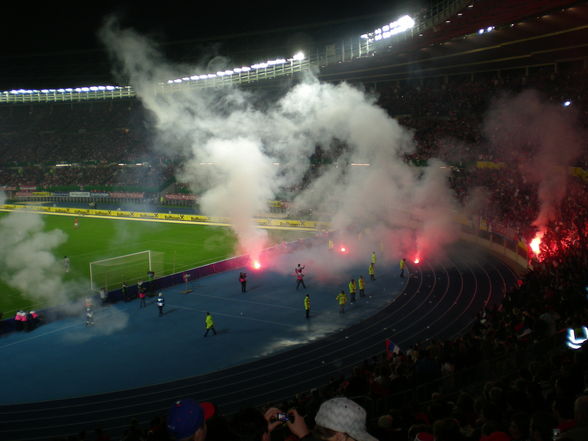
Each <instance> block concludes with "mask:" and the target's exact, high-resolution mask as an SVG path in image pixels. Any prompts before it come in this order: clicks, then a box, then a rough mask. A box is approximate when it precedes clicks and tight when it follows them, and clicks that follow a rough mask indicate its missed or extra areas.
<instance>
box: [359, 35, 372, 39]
mask: <svg viewBox="0 0 588 441" xmlns="http://www.w3.org/2000/svg"><path fill="white" fill-rule="evenodd" d="M359 38H361V39H363V40H367V39H368V38H370V37H369V35H368V34H362V35H360V36H359Z"/></svg>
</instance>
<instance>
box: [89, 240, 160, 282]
mask: <svg viewBox="0 0 588 441" xmlns="http://www.w3.org/2000/svg"><path fill="white" fill-rule="evenodd" d="M163 270H164V266H163V253H162V252H157V251H151V250H146V251H139V252H137V253H131V254H125V255H124V256H116V257H111V258H109V259H102V260H96V261H94V262H90V287H91V289H93V290H98V289H101V288H105V289H106V291H110V290H113V289H117V288H120V287H121V285H122V283H123V282H125V283H126V284H127V285H129V286H130V285H132V284H135V283H137V282H139V281H147V280H148V277H149V274H148V273H149V272H152V273H154V274H155V277H161V276H162V275H163Z"/></svg>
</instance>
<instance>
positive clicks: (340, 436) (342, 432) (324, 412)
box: [266, 397, 378, 441]
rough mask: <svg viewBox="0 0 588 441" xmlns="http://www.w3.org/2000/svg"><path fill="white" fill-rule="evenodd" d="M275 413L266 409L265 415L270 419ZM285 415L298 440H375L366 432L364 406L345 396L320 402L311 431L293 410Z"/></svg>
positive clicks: (273, 410)
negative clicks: (288, 416)
mask: <svg viewBox="0 0 588 441" xmlns="http://www.w3.org/2000/svg"><path fill="white" fill-rule="evenodd" d="M278 412H281V411H280V410H279V409H276V408H271V409H268V411H267V412H266V418H267V419H268V420H269V421H271V420H272V419H271V417H272V415H273V414H275V413H278ZM288 414H289V415H290V418H289V419H288V421H287V422H286V423H287V424H288V427H289V428H290V431H291V432H292V433H294V435H297V436H298V437H299V438H300V440H301V441H315V440H317V441H318V440H323V441H378V439H377V438H375V437H373V436H372V435H370V434H369V433H368V432H367V429H366V411H365V409H364V408H363V407H361V406H360V405H359V404H357V403H356V402H355V401H352V400H350V399H349V398H344V397H339V398H332V399H330V400H327V401H325V402H324V403H323V404H321V407H320V408H319V410H318V412H317V414H316V416H315V417H314V420H315V422H316V425H315V427H314V429H313V430H312V433H311V432H310V430H308V427H307V426H306V423H305V422H304V418H303V417H302V416H300V415H299V414H298V412H297V411H296V410H295V409H291V410H290V411H289V412H288Z"/></svg>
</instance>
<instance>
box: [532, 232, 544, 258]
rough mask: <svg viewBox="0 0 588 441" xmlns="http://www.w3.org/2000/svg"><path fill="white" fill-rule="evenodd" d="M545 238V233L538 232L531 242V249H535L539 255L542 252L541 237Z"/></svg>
mask: <svg viewBox="0 0 588 441" xmlns="http://www.w3.org/2000/svg"><path fill="white" fill-rule="evenodd" d="M542 238H543V234H541V233H537V234H536V235H535V237H534V238H533V240H532V241H531V243H530V244H529V246H530V247H531V251H533V253H534V254H535V255H536V256H538V255H539V253H540V252H541V239H542Z"/></svg>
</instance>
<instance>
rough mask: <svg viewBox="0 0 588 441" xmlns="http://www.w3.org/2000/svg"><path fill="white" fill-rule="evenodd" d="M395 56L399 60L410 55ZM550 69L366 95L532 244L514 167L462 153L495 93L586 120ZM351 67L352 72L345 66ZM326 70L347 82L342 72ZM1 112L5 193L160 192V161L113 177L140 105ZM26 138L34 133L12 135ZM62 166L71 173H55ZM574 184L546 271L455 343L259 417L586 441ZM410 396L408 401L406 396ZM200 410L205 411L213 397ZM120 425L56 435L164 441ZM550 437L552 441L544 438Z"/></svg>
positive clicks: (485, 22)
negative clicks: (530, 95)
mask: <svg viewBox="0 0 588 441" xmlns="http://www.w3.org/2000/svg"><path fill="white" fill-rule="evenodd" d="M574 3H575V2H570V1H563V0H542V1H531V0H525V1H517V2H513V1H507V0H500V1H498V0H493V1H492V0H479V1H476V2H475V3H473V5H474V7H473V8H468V7H466V8H465V9H464V10H463V17H462V16H460V18H462V21H461V22H459V23H457V22H453V21H452V23H451V24H450V25H451V26H447V27H443V29H432V30H431V31H430V33H429V34H426V35H425V36H424V37H423V40H422V42H425V45H428V44H436V43H440V42H446V41H449V40H451V39H452V38H455V37H459V36H463V35H466V34H472V33H475V32H476V31H477V30H478V29H480V28H486V27H487V26H499V25H503V24H509V23H511V22H515V21H520V20H524V19H527V18H529V17H535V16H536V15H543V14H546V13H548V12H550V11H552V10H555V9H559V8H562V7H567V6H570V5H571V4H574ZM579 3H582V5H581V6H585V4H584V2H579ZM448 25H449V24H448ZM403 44H404V45H406V46H404V48H405V49H406V48H408V47H409V46H408V45H409V44H415V43H414V42H405V43H403ZM419 44H420V43H419ZM406 50H408V49H406ZM372 62H373V60H372ZM343 64H345V63H343ZM554 65H557V60H553V63H552V65H551V66H549V67H548V68H545V69H544V68H543V67H544V66H543V67H542V68H532V67H531V68H529V67H528V66H527V67H526V68H523V69H519V66H518V65H517V66H516V69H513V71H508V72H502V71H500V70H496V71H492V72H489V73H488V72H473V71H472V72H469V73H463V72H462V71H461V70H459V69H457V68H456V74H455V76H453V77H447V75H446V74H447V72H446V71H443V72H442V71H437V72H436V73H437V74H438V75H432V76H430V77H427V78H418V79H414V78H404V79H400V80H399V79H396V80H389V81H381V82H373V81H372V82H370V81H369V80H367V81H365V83H366V87H367V88H368V89H369V88H371V90H372V91H373V92H374V93H376V94H377V96H378V97H379V103H380V105H382V106H383V107H384V108H385V109H386V110H387V111H388V112H389V113H390V114H391V115H392V116H394V117H397V118H398V119H399V120H400V121H401V122H402V124H403V125H406V126H407V127H410V128H412V129H414V131H415V139H416V140H417V147H418V148H417V151H416V152H415V153H414V154H412V155H410V156H407V157H406V158H405V159H406V161H413V162H414V163H418V162H419V161H427V160H428V159H430V158H432V157H439V158H441V159H443V160H444V161H446V162H447V163H448V164H451V165H452V166H453V167H454V173H453V175H452V178H451V182H452V186H453V189H454V191H455V192H456V194H457V195H458V197H459V199H460V200H461V201H465V200H467V199H468V197H469V196H470V195H471V193H472V192H473V191H474V189H475V188H484V189H486V191H487V192H488V199H487V200H488V204H487V205H486V206H485V207H484V208H483V209H482V210H481V211H480V212H479V213H478V214H479V216H480V217H481V218H484V219H485V226H484V228H485V229H486V230H488V231H494V232H500V233H501V234H504V235H505V236H506V237H509V238H512V239H521V240H523V241H525V242H529V241H530V240H531V239H532V237H533V236H534V234H535V233H536V228H535V227H534V226H533V225H532V221H533V220H534V219H535V217H536V213H537V211H538V201H537V200H536V198H534V197H533V196H532V195H533V194H535V193H536V188H535V187H533V185H532V184H530V183H529V182H525V181H524V179H523V178H522V176H521V174H520V173H519V171H518V170H517V169H516V168H515V167H508V166H507V167H506V168H504V169H495V168H481V167H478V165H477V164H478V163H479V162H480V161H485V162H486V161H487V162H500V161H501V159H502V158H501V157H498V156H496V154H495V152H493V151H491V150H487V151H484V150H483V149H482V150H480V149H476V150H474V149H472V148H471V145H473V144H478V145H479V143H480V141H481V140H482V139H483V133H482V131H481V128H480V122H481V120H482V118H483V114H484V111H485V109H486V108H487V107H488V104H489V103H490V102H491V100H492V99H493V98H494V97H496V96H497V95H498V94H500V93H504V92H507V91H508V92H519V91H522V90H524V89H527V88H534V89H537V90H539V91H540V92H541V93H542V94H543V96H545V97H546V99H547V100H548V101H550V102H553V103H562V102H563V101H564V100H571V101H572V102H573V105H574V107H575V108H576V109H577V111H578V113H579V114H580V115H581V118H580V120H581V121H582V122H583V124H586V121H588V119H587V118H586V116H587V115H588V77H587V75H586V73H587V68H588V61H587V60H586V59H584V61H583V62H581V63H579V64H578V63H575V64H572V65H570V66H567V65H566V64H565V63H562V66H561V67H569V70H566V69H561V70H560V69H555V68H554V67H553V66H554ZM347 68H349V69H354V67H353V63H349V65H348V67H347ZM337 69H338V72H339V73H341V72H343V73H342V75H343V76H344V75H345V69H346V67H345V66H343V67H341V66H339V67H337ZM74 109H75V111H74ZM0 114H1V116H0V158H1V159H0V160H1V163H0V186H3V187H5V188H15V189H18V188H22V187H27V186H28V187H35V188H36V189H53V188H63V189H68V188H76V189H82V188H83V189H88V190H91V189H93V188H107V189H112V188H124V189H127V190H129V191H131V190H132V189H135V188H137V187H139V186H142V187H148V188H149V189H150V190H153V189H155V190H153V192H154V193H157V194H159V192H160V191H162V190H163V188H164V186H165V185H167V184H168V183H169V182H170V180H171V179H173V176H174V171H175V170H174V163H173V158H165V157H161V158H159V159H160V160H159V161H158V162H157V163H151V164H149V165H148V166H141V167H139V168H138V169H133V171H128V170H130V169H127V168H121V166H119V165H118V164H119V163H137V162H143V161H144V160H145V159H146V158H148V157H149V156H148V155H147V152H148V151H149V150H148V148H149V147H150V146H148V145H147V141H146V140H147V139H149V136H148V134H146V133H145V132H144V127H142V122H143V121H144V120H145V115H144V114H143V113H142V109H140V106H139V105H138V104H137V103H133V102H114V101H113V102H108V103H91V104H86V103H84V104H67V105H66V104H50V105H15V106H6V107H0ZM64 115H67V118H64V117H63V116H64ZM25 127H35V130H23V129H24V128H25ZM585 128H586V127H585V126H584V129H585ZM448 139H450V140H451V141H448ZM584 142H585V143H586V139H584ZM15 145H18V146H19V149H18V150H17V149H15V148H14V147H15ZM82 146H83V148H82ZM587 152H588V146H587V145H586V144H584V146H583V155H582V156H580V157H579V158H578V159H577V160H576V162H575V163H574V165H575V166H576V167H579V168H583V169H584V170H586V169H587V168H588V153H587ZM150 158H152V157H150ZM315 159H316V167H320V165H321V161H327V160H328V158H324V157H323V156H321V154H320V149H317V152H316V153H315ZM60 162H65V163H71V164H75V165H72V166H70V167H56V165H57V163H60ZM586 185H587V181H586V179H585V178H582V177H581V176H571V177H570V180H569V188H568V193H567V195H566V197H565V199H564V201H563V204H562V206H561V208H560V213H559V217H558V220H557V221H553V222H552V223H551V224H549V228H548V230H547V233H546V235H545V236H544V240H543V249H542V252H543V258H542V260H541V261H537V260H535V261H532V262H531V267H530V270H529V271H528V272H527V273H526V274H525V275H524V276H523V277H521V279H520V281H519V284H518V285H517V286H516V287H513V288H512V289H510V290H509V291H508V293H507V295H506V297H505V300H504V302H503V303H502V304H501V305H499V306H497V307H492V308H489V309H485V310H482V311H481V312H480V314H479V317H478V319H477V320H476V321H475V323H473V325H472V326H471V328H470V329H469V331H468V332H466V333H465V334H464V335H460V336H459V337H456V338H454V339H451V340H446V341H430V340H426V341H423V342H421V343H419V344H416V345H414V346H413V347H411V348H408V349H406V350H404V351H400V352H398V353H381V354H379V355H377V356H374V357H373V358H370V359H367V360H365V361H364V362H363V363H362V364H360V365H358V366H356V367H355V368H354V369H353V372H351V373H350V374H349V375H347V376H345V377H337V378H332V379H331V381H330V382H328V383H327V384H324V385H323V386H322V387H319V388H316V389H313V390H301V391H300V393H299V394H298V395H296V396H295V397H292V398H291V399H289V400H286V401H283V402H268V403H267V405H266V406H264V407H263V408H262V409H260V412H262V413H263V412H265V411H266V410H267V409H270V408H274V407H275V408H279V409H282V410H284V411H288V410H290V409H296V412H297V415H298V416H306V418H305V419H306V422H307V424H308V426H309V428H312V427H313V426H314V418H313V417H314V415H316V413H317V411H318V409H319V407H320V405H321V404H322V403H323V402H325V401H326V400H328V399H330V398H332V397H336V396H346V397H349V398H352V399H353V400H355V401H356V402H358V403H359V404H361V405H362V406H363V407H364V408H365V409H366V410H367V417H368V419H367V429H368V432H369V433H370V434H373V435H374V436H375V437H376V438H377V439H379V440H380V441H392V440H393V441H397V440H408V441H413V440H415V441H416V440H424V439H436V440H437V441H444V440H452V441H462V440H463V441H491V440H521V441H524V440H529V439H532V440H536V441H539V440H542V441H546V440H547V439H550V440H551V439H559V440H565V439H573V440H577V439H585V438H577V437H574V436H575V435H574V431H580V430H582V429H583V428H585V425H586V424H587V423H586V421H585V419H584V418H585V413H586V409H585V407H586V403H585V400H586V394H588V375H587V374H588V364H587V363H586V362H587V360H586V357H587V352H586V351H587V349H586V348H580V349H579V350H576V351H572V350H570V349H569V348H568V347H567V346H566V345H565V343H566V338H567V334H566V332H567V330H568V329H581V327H582V326H586V325H587V324H588V309H587V299H586V288H587V287H588V273H587V269H588V243H587V240H588V238H587V237H586V233H587V231H586V227H587V225H588V191H587V188H586ZM480 365H486V366H489V367H490V368H489V369H487V370H485V371H484V372H485V375H486V376H485V377H483V378H481V379H480V378H474V377H475V373H479V370H476V369H475V368H477V367H479V366H480ZM492 371H493V372H492ZM456 384H459V385H460V388H461V390H460V392H458V393H455V392H452V393H451V394H447V393H446V392H445V391H446V390H455V385H456ZM450 386H453V387H450ZM417 389H418V390H419V394H418V396H417V394H415V393H414V391H415V390H417ZM210 400H211V401H213V402H214V397H210ZM575 403H576V409H574V404H575ZM170 405H171V403H170ZM574 410H575V411H576V413H575V414H574ZM583 412H584V413H583ZM128 416H129V426H128V428H127V429H126V430H125V431H124V433H111V434H109V433H108V429H107V428H106V429H105V430H103V429H101V428H95V427H93V426H91V425H90V426H88V428H87V432H82V433H79V434H72V435H71V436H69V437H60V438H56V439H59V440H66V439H67V440H71V441H75V440H79V441H82V440H88V439H95V440H108V439H120V440H127V441H135V440H150V441H168V440H169V439H170V435H169V434H168V431H167V429H166V423H165V419H166V415H165V414H160V413H153V414H151V415H149V417H150V418H151V422H150V423H149V424H148V425H145V424H144V423H142V422H139V421H138V420H137V419H136V418H135V415H132V414H130V415H128ZM142 417H143V416H142ZM231 417H232V416H231V415H224V414H223V412H222V410H219V411H218V412H217V414H216V415H215V416H214V417H213V418H211V419H210V420H209V421H208V429H209V430H208V434H207V438H206V439H207V440H229V439H232V438H230V437H231V436H234V435H230V434H227V433H226V427H227V425H229V423H230V421H231ZM271 427H272V429H273V430H272V433H271V439H272V440H273V441H276V440H297V439H299V438H298V437H296V436H295V435H293V430H292V423H291V422H289V423H286V424H280V425H278V426H275V425H274V424H271ZM554 430H555V432H554ZM93 431H95V432H94V433H93ZM90 433H93V435H90ZM554 433H561V435H556V436H555V438H554V435H553V434H554ZM584 433H585V432H584ZM427 434H428V435H427ZM566 434H567V435H566ZM317 439H318V438H317ZM320 439H325V438H320ZM357 441H361V440H357Z"/></svg>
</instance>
